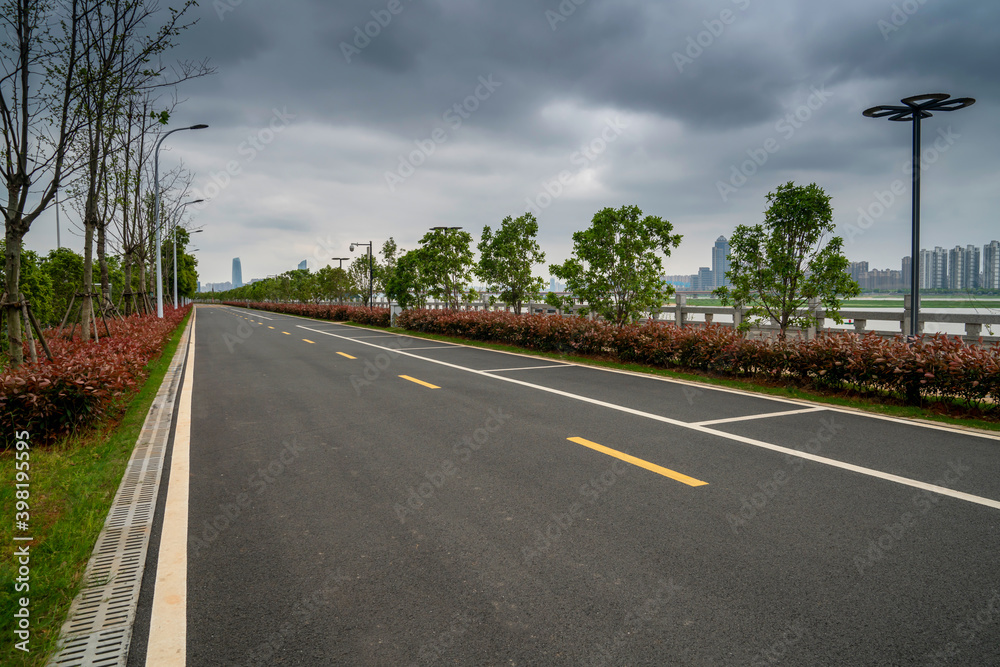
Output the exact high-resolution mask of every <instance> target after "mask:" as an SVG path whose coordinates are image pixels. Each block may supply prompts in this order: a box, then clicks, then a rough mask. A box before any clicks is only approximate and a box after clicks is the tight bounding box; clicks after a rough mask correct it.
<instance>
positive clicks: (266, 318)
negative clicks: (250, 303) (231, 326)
mask: <svg viewBox="0 0 1000 667" xmlns="http://www.w3.org/2000/svg"><path fill="white" fill-rule="evenodd" d="M230 310H231V311H232V312H234V313H238V312H240V311H238V310H236V309H235V308H232V307H230ZM250 312H251V313H253V315H254V317H259V318H260V319H262V320H273V319H274V318H273V317H264V316H263V315H260V314H259V313H258V312H257V311H256V310H251V311H250Z"/></svg>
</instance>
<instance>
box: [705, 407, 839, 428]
mask: <svg viewBox="0 0 1000 667" xmlns="http://www.w3.org/2000/svg"><path fill="white" fill-rule="evenodd" d="M825 411H826V408H802V409H801V410H785V411H783V412H765V413H763V414H759V415H744V416H742V417H725V418H724V419H709V420H708V421H703V422H691V425H692V426H708V425H709V424H728V423H729V422H743V421H747V420H749V419H767V418H768V417H784V416H786V415H801V414H805V413H807V412H825Z"/></svg>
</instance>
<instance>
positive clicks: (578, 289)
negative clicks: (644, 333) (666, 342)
mask: <svg viewBox="0 0 1000 667" xmlns="http://www.w3.org/2000/svg"><path fill="white" fill-rule="evenodd" d="M673 230H674V227H673V225H672V224H670V223H669V222H667V221H666V220H663V219H662V218H658V217H656V216H652V215H647V216H646V217H643V214H642V211H641V210H640V209H639V207H638V206H622V207H621V208H619V209H617V210H616V209H613V208H605V209H602V210H600V211H598V212H597V214H596V215H594V218H593V220H592V222H591V226H590V228H589V229H586V230H584V231H580V232H575V233H574V234H573V256H572V257H570V258H569V259H568V260H566V261H565V262H563V263H562V264H553V265H550V266H549V270H550V271H551V272H552V275H554V276H555V277H557V278H559V280H562V281H565V283H566V289H567V290H568V291H569V292H571V293H572V294H573V295H574V296H575V297H576V298H577V299H580V300H582V301H585V302H586V303H587V304H588V307H589V309H590V310H593V311H595V312H596V313H597V314H598V315H600V316H601V317H603V318H604V319H606V320H608V321H610V322H613V323H614V324H616V325H617V326H622V325H623V324H626V323H628V322H635V321H636V320H638V319H639V317H640V316H641V315H642V314H644V313H649V312H651V311H652V310H654V309H657V308H660V307H661V306H662V305H663V304H664V303H666V302H667V300H668V299H669V298H670V295H671V294H673V291H674V288H673V286H671V285H669V284H667V283H664V282H663V278H662V277H661V276H662V275H663V262H662V260H661V259H660V255H659V254H657V253H663V255H665V256H667V257H669V256H670V251H671V250H672V249H674V248H676V247H677V246H678V245H680V242H681V235H680V234H673V233H672V232H673Z"/></svg>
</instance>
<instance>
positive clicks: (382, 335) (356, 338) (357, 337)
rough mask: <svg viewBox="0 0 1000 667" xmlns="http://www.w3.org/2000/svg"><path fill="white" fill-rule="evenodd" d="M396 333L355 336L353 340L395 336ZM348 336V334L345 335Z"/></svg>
mask: <svg viewBox="0 0 1000 667" xmlns="http://www.w3.org/2000/svg"><path fill="white" fill-rule="evenodd" d="M395 337H396V334H378V335H377V336H353V337H351V340H360V339H362V338H395ZM345 338H347V336H345Z"/></svg>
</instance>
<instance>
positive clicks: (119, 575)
mask: <svg viewBox="0 0 1000 667" xmlns="http://www.w3.org/2000/svg"><path fill="white" fill-rule="evenodd" d="M190 334H191V325H190V324H189V325H188V329H187V331H186V332H185V336H184V339H183V342H182V344H181V345H180V346H179V347H178V348H177V353H176V354H174V358H173V359H172V360H171V362H170V367H169V368H168V369H167V373H166V375H165V376H164V378H163V383H162V384H161V385H160V389H159V391H158V392H157V393H156V398H155V399H153V405H152V406H151V407H150V408H149V413H148V414H147V415H146V421H145V422H144V423H143V425H142V431H141V432H140V433H139V440H138V442H137V443H136V446H135V449H134V450H133V451H132V457H131V458H130V459H129V462H128V467H127V468H126V469H125V475H124V476H123V478H122V482H121V485H120V486H119V487H118V493H116V494H115V499H114V501H113V502H112V504H111V511H110V512H109V513H108V518H107V520H106V521H105V522H104V529H103V530H101V534H100V536H99V537H98V538H97V544H96V545H95V546H94V553H93V554H92V555H91V557H90V562H88V563H87V570H86V572H85V573H84V575H83V576H84V579H83V580H84V582H85V583H84V588H83V590H82V591H80V593H79V595H77V596H76V598H75V599H74V600H73V604H72V605H71V606H70V609H69V615H68V616H67V619H66V622H65V623H64V624H63V626H62V632H61V634H60V637H59V646H58V648H57V649H56V653H55V654H54V655H53V656H52V658H51V659H50V660H49V662H48V667H54V666H57V667H77V666H79V667H83V666H84V665H98V666H100V667H105V666H108V667H110V666H112V665H125V662H126V659H127V658H128V647H129V642H130V640H131V638H132V624H133V622H134V621H135V609H136V605H137V603H138V601H139V588H140V586H141V584H142V571H143V567H144V565H145V563H146V549H147V546H148V545H149V535H150V531H151V529H152V526H153V513H154V509H155V506H156V494H157V491H158V489H159V486H160V471H161V469H162V467H163V455H164V452H165V451H166V447H167V440H168V439H169V437H170V425H171V423H172V421H173V417H174V406H175V403H176V398H177V394H178V393H179V390H180V379H181V371H182V369H183V368H184V363H183V362H184V358H185V357H186V354H185V352H186V351H187V344H188V340H190Z"/></svg>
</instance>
